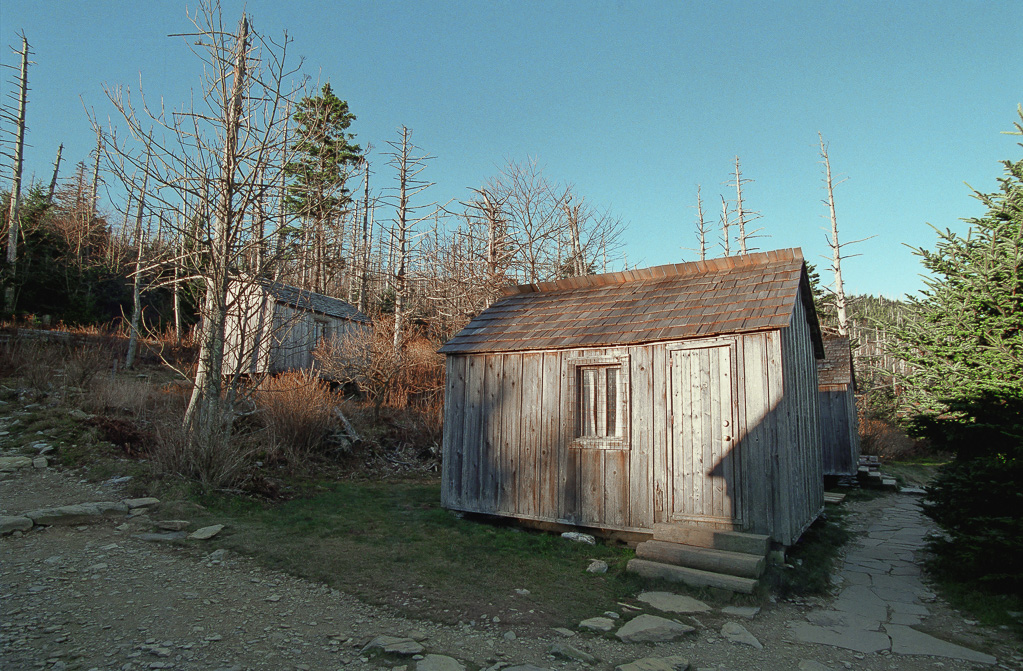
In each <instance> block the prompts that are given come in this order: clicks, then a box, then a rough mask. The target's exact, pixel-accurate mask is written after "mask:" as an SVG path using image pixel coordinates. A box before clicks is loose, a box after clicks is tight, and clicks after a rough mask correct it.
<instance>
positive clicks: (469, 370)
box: [462, 356, 486, 511]
mask: <svg viewBox="0 0 1023 671" xmlns="http://www.w3.org/2000/svg"><path fill="white" fill-rule="evenodd" d="M485 376H486V367H485V363H484V360H483V357H481V356H472V357H469V359H468V361H467V363H466V368H465V382H466V393H465V436H464V437H463V438H462V505H463V507H465V509H467V510H473V511H479V510H480V450H481V449H482V447H483V418H482V414H483V381H484V378H485Z"/></svg>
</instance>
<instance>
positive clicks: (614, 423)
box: [566, 356, 629, 449]
mask: <svg viewBox="0 0 1023 671" xmlns="http://www.w3.org/2000/svg"><path fill="white" fill-rule="evenodd" d="M567 365H568V368H569V370H567V371H566V372H567V376H566V377H567V378H568V382H569V389H568V394H566V397H567V398H566V401H567V404H568V407H567V408H566V410H567V411H568V413H567V416H568V418H569V425H570V426H571V427H572V438H573V440H572V443H571V446H572V447H594V448H608V449H625V448H627V447H628V434H629V431H628V416H629V415H628V398H629V394H628V371H629V368H628V357H627V356H600V357H578V358H575V357H573V358H570V359H568V361H567Z"/></svg>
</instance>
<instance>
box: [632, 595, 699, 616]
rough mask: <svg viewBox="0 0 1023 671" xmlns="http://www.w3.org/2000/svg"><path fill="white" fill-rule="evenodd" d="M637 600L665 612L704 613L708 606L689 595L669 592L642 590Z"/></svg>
mask: <svg viewBox="0 0 1023 671" xmlns="http://www.w3.org/2000/svg"><path fill="white" fill-rule="evenodd" d="M638 598H639V600H640V601H642V602H643V603H647V604H650V605H651V606H653V607H654V608H656V609H657V610H663V611H665V612H667V613H704V612H706V611H708V610H710V606H708V605H707V604H705V603H704V602H702V601H699V600H697V599H694V598H692V597H690V596H683V595H681V594H672V593H671V592H643V593H642V594H640V595H639V597H638Z"/></svg>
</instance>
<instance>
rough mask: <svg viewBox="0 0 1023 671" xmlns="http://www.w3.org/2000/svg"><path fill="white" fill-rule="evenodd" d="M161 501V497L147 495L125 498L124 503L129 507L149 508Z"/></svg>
mask: <svg viewBox="0 0 1023 671" xmlns="http://www.w3.org/2000/svg"><path fill="white" fill-rule="evenodd" d="M159 503H160V499H156V498H153V497H152V496H145V497H142V498H140V499H125V500H124V505H126V506H128V507H129V508H149V507H150V506H155V505H157V504H159Z"/></svg>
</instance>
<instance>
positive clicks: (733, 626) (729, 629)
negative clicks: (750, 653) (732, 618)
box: [721, 622, 764, 650]
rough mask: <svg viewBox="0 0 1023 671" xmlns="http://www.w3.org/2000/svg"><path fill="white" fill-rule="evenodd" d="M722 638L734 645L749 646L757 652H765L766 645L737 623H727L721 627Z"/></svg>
mask: <svg viewBox="0 0 1023 671" xmlns="http://www.w3.org/2000/svg"><path fill="white" fill-rule="evenodd" d="M721 636H722V637H723V638H725V639H727V640H728V641H731V642H732V643H741V644H743V645H749V646H752V647H754V648H756V649H757V650H763V649H764V644H763V643H761V642H760V641H758V640H757V637H756V636H754V635H753V634H751V633H749V630H748V629H746V627H744V626H742V625H741V624H739V623H737V622H725V624H724V626H723V627H721Z"/></svg>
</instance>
